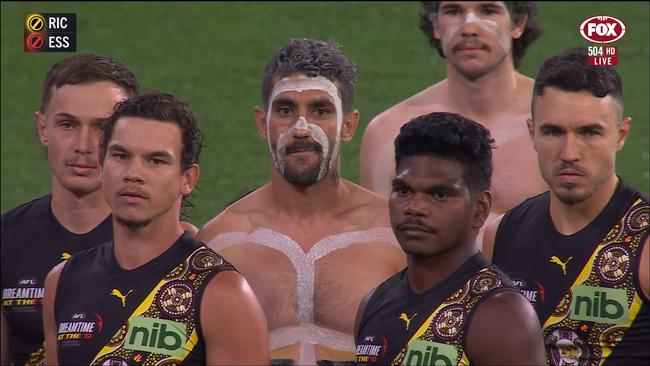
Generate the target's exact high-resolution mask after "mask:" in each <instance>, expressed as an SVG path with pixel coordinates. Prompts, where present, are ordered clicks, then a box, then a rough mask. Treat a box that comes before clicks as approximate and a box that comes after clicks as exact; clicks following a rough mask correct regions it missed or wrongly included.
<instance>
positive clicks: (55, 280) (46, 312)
mask: <svg viewBox="0 0 650 366" xmlns="http://www.w3.org/2000/svg"><path fill="white" fill-rule="evenodd" d="M66 262H67V261H63V262H61V263H59V264H58V265H56V267H54V268H53V269H52V270H51V271H50V273H48V274H47V277H45V294H44V296H43V331H44V332H45V364H46V365H58V364H59V356H58V351H57V348H56V335H57V331H56V320H55V319H54V300H55V299H56V290H57V287H58V285H59V277H60V276H61V271H62V270H63V267H64V266H65V263H66Z"/></svg>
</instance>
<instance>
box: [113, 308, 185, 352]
mask: <svg viewBox="0 0 650 366" xmlns="http://www.w3.org/2000/svg"><path fill="white" fill-rule="evenodd" d="M186 330H187V326H186V325H185V324H183V323H178V322H175V321H172V320H165V319H156V318H146V317H141V316H138V317H135V318H134V319H133V320H131V322H130V324H129V331H128V332H127V333H126V340H125V342H124V348H125V349H132V350H136V351H145V352H153V353H160V354H163V355H168V356H182V354H183V350H184V348H185V345H186V344H187V339H186Z"/></svg>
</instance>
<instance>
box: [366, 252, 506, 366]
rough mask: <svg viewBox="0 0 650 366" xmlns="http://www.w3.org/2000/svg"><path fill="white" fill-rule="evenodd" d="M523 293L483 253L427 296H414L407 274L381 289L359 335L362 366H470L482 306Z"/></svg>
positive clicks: (371, 300) (470, 260) (367, 310)
mask: <svg viewBox="0 0 650 366" xmlns="http://www.w3.org/2000/svg"><path fill="white" fill-rule="evenodd" d="M504 290H505V291H517V290H516V288H515V287H514V286H512V284H511V282H510V280H509V279H508V278H507V276H505V275H504V274H503V273H502V272H501V271H499V270H498V269H497V268H496V267H494V266H491V265H489V264H488V263H487V261H486V260H485V258H484V257H483V255H482V254H481V253H477V254H475V255H473V256H472V257H470V258H469V259H468V260H467V261H466V262H465V263H464V264H463V265H462V266H461V267H460V268H459V269H458V270H456V272H454V274H452V275H451V276H449V277H448V278H447V279H446V280H444V281H443V282H442V283H440V284H439V285H436V286H435V287H433V288H431V289H429V290H427V291H426V292H424V293H421V294H416V293H414V292H412V291H411V288H410V286H409V284H408V279H407V276H406V269H405V270H403V271H401V272H399V273H397V274H396V275H394V276H392V277H391V278H389V279H388V280H386V281H385V282H384V283H382V284H381V285H379V286H378V287H377V289H376V290H375V292H374V293H373V295H372V296H371V298H370V299H369V301H368V303H367V305H366V308H365V311H364V313H363V315H362V317H361V321H360V323H359V331H358V334H357V350H356V353H357V356H356V361H357V365H389V364H390V365H434V364H435V365H439V364H440V365H470V364H471V360H470V357H469V355H468V354H467V352H466V350H465V336H466V334H465V330H466V329H468V327H469V324H470V322H471V320H472V315H473V311H474V310H475V309H476V307H477V306H478V305H479V304H480V302H481V301H482V300H483V299H484V298H486V297H488V296H491V295H492V294H495V293H497V292H499V291H504Z"/></svg>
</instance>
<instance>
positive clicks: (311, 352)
mask: <svg viewBox="0 0 650 366" xmlns="http://www.w3.org/2000/svg"><path fill="white" fill-rule="evenodd" d="M372 242H384V243H391V244H393V245H395V246H398V244H397V241H396V240H395V237H394V235H393V231H392V229H391V228H390V227H379V228H374V229H369V230H363V231H350V232H345V233H340V234H334V235H330V236H326V237H324V238H323V239H321V240H319V241H318V242H316V244H314V245H313V246H312V247H311V249H310V250H308V251H307V252H305V251H304V250H303V249H302V247H301V246H300V244H298V243H296V242H295V241H294V240H293V239H292V238H291V237H289V236H287V235H285V234H282V233H279V232H277V231H275V230H272V229H268V228H264V227H259V228H257V229H255V231H253V232H252V233H250V234H248V233H243V232H230V233H223V234H219V235H217V236H215V237H214V238H212V240H210V241H209V242H208V243H207V244H208V246H209V247H210V248H212V249H213V250H215V251H221V250H223V249H225V248H228V247H230V246H233V245H237V244H244V243H246V244H251V243H252V244H258V245H262V246H265V247H268V248H272V249H275V250H277V251H279V252H281V253H283V254H284V255H286V256H287V258H288V259H289V260H290V261H291V264H292V265H293V268H294V270H295V272H296V296H297V299H296V300H295V301H296V305H297V309H298V314H297V318H298V319H297V321H298V325H297V326H288V327H282V328H278V329H274V330H271V331H270V332H269V346H270V348H271V350H275V349H278V348H282V347H286V346H289V345H292V344H296V343H299V344H300V359H299V362H298V364H300V365H314V364H316V356H315V345H316V344H320V345H323V346H325V347H328V348H333V349H337V350H343V351H350V352H354V350H355V345H354V337H353V336H352V335H349V334H345V333H342V332H338V331H335V330H332V329H328V328H324V327H319V326H317V325H315V324H314V287H315V286H314V273H315V262H316V261H317V260H318V259H320V258H322V257H324V256H326V255H328V254H330V253H332V252H334V251H336V250H341V249H345V248H347V247H349V246H351V245H356V244H364V243H372Z"/></svg>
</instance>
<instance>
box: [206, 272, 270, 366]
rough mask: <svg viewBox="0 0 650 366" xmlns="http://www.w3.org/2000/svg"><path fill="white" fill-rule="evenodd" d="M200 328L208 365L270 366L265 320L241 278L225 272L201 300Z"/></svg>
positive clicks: (209, 286)
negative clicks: (242, 365) (246, 365)
mask: <svg viewBox="0 0 650 366" xmlns="http://www.w3.org/2000/svg"><path fill="white" fill-rule="evenodd" d="M201 328H202V329H203V336H204V339H205V348H206V353H207V359H206V362H207V364H208V365H240V364H248V365H268V364H269V345H268V330H267V324H266V317H265V316H264V311H263V310H262V306H261V305H260V303H259V301H258V300H257V297H256V296H255V294H254V293H253V290H252V289H251V287H250V286H249V284H248V282H247V281H246V279H244V277H243V276H242V275H240V274H239V273H237V272H235V271H224V272H221V273H219V274H218V275H216V276H215V277H214V278H213V279H212V280H211V281H210V283H209V284H208V286H207V287H206V289H205V292H204V294H203V299H202V300H201Z"/></svg>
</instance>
